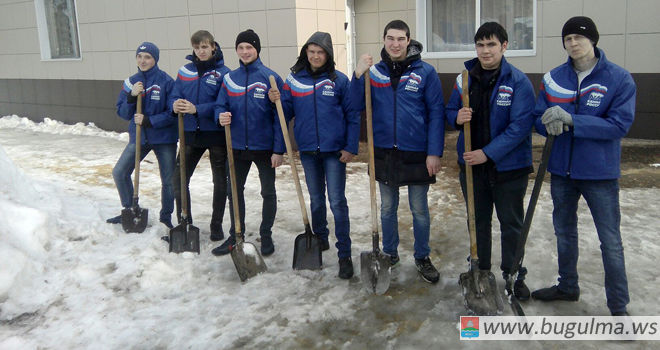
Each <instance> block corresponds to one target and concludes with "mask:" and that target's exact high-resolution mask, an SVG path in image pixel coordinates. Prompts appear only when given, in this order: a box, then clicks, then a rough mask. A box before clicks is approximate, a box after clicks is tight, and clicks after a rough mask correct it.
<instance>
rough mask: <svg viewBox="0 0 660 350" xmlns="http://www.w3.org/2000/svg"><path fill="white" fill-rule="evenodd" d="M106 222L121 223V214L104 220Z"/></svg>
mask: <svg viewBox="0 0 660 350" xmlns="http://www.w3.org/2000/svg"><path fill="white" fill-rule="evenodd" d="M105 222H107V223H108V224H121V215H117V216H115V217H113V218H110V219H108V220H105Z"/></svg>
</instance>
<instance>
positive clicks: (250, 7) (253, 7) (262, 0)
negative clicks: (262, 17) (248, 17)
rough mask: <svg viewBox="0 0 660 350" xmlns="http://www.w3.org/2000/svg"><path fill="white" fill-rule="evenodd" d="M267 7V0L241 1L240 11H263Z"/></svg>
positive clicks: (239, 4) (239, 3)
mask: <svg viewBox="0 0 660 350" xmlns="http://www.w3.org/2000/svg"><path fill="white" fill-rule="evenodd" d="M265 9H266V0H249V1H245V0H244V1H239V2H238V11H239V12H243V11H263V10H265Z"/></svg>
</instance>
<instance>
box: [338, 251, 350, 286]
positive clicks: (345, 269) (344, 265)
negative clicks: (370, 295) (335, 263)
mask: <svg viewBox="0 0 660 350" xmlns="http://www.w3.org/2000/svg"><path fill="white" fill-rule="evenodd" d="M351 277H353V260H351V257H350V256H349V257H347V258H339V278H341V279H344V280H347V279H349V278H351Z"/></svg>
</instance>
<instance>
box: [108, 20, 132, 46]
mask: <svg viewBox="0 0 660 350" xmlns="http://www.w3.org/2000/svg"><path fill="white" fill-rule="evenodd" d="M105 28H106V30H107V31H108V41H107V42H106V43H105V50H111V51H123V50H128V49H130V47H129V46H128V42H127V40H126V37H127V32H126V23H125V22H124V21H121V22H108V23H106V26H105Z"/></svg>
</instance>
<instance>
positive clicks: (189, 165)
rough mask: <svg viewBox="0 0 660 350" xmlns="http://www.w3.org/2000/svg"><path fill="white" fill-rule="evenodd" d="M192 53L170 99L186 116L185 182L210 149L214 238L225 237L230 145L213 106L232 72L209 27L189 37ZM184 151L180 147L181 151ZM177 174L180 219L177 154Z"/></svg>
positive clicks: (176, 184) (179, 206)
mask: <svg viewBox="0 0 660 350" xmlns="http://www.w3.org/2000/svg"><path fill="white" fill-rule="evenodd" d="M190 43H191V45H192V48H193V53H192V55H188V56H186V59H188V60H190V61H191V62H190V63H188V64H186V65H184V66H182V67H181V68H179V72H178V75H177V79H176V82H175V84H174V91H173V93H172V98H171V99H170V106H171V107H172V112H173V116H174V117H177V115H178V113H183V114H184V116H183V118H184V131H185V133H184V136H185V138H186V149H185V150H184V151H185V152H186V153H185V156H186V177H187V179H186V182H187V183H188V184H190V178H191V177H192V175H193V173H194V172H195V168H196V167H197V164H198V163H199V160H200V159H201V158H202V155H203V154H204V152H206V151H207V150H208V151H209V160H210V163H211V173H212V176H213V212H212V214H211V224H210V229H211V236H210V238H211V240H212V241H219V240H221V239H223V238H224V232H223V230H222V218H223V216H224V214H225V203H226V200H227V171H226V162H227V145H226V144H225V133H224V131H223V130H222V129H221V128H220V127H218V125H217V124H216V123H215V121H214V118H213V106H214V104H215V99H216V97H217V96H218V91H219V90H220V85H221V83H222V78H223V76H224V75H225V74H227V73H228V72H229V68H227V67H225V61H224V58H223V55H222V50H220V45H218V43H216V42H215V39H214V38H213V35H212V34H211V33H209V32H208V31H206V30H199V31H197V32H195V33H194V34H193V35H192V36H191V37H190ZM179 151H181V150H179ZM176 164H177V167H176V171H175V173H174V192H175V195H176V205H177V218H178V219H179V222H181V191H182V189H181V173H180V168H179V166H180V163H179V158H178V157H177V162H176ZM186 196H188V219H189V221H190V223H192V212H191V210H190V207H191V201H190V190H189V189H188V192H187V193H186Z"/></svg>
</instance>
